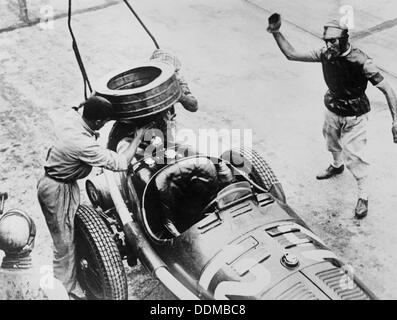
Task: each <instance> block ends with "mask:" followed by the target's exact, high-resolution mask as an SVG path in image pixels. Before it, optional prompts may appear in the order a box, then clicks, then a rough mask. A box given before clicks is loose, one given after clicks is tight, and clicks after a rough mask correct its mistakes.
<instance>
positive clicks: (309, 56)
mask: <svg viewBox="0 0 397 320" xmlns="http://www.w3.org/2000/svg"><path fill="white" fill-rule="evenodd" d="M280 27H281V16H280V15H279V14H278V13H273V14H272V15H271V16H270V17H269V26H268V27H267V31H268V32H269V33H271V34H273V37H274V40H276V42H277V45H278V47H279V48H280V50H281V52H282V53H283V54H284V55H285V57H286V58H287V59H288V60H292V61H304V62H319V61H321V60H320V52H316V51H311V52H299V51H297V50H296V49H295V48H294V47H293V46H292V45H291V44H290V43H289V42H288V40H287V39H285V37H284V35H283V34H282V33H281V32H280Z"/></svg>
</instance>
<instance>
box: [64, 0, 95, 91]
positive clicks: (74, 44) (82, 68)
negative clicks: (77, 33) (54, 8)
mask: <svg viewBox="0 0 397 320" xmlns="http://www.w3.org/2000/svg"><path fill="white" fill-rule="evenodd" d="M71 21H72V0H69V9H68V28H69V32H70V35H71V36H72V48H73V51H74V54H75V56H76V60H77V63H78V65H79V68H80V71H81V74H82V76H83V82H84V97H85V99H87V86H88V89H89V90H90V93H92V88H91V84H90V81H89V79H88V76H87V72H86V70H85V68H84V64H83V60H82V59H81V55H80V52H79V48H78V46H77V41H76V38H75V37H74V34H73V30H72V23H71Z"/></svg>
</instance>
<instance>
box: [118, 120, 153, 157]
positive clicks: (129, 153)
mask: <svg viewBox="0 0 397 320" xmlns="http://www.w3.org/2000/svg"><path fill="white" fill-rule="evenodd" d="M147 129H148V127H142V128H138V129H137V130H136V131H135V136H134V139H133V140H132V141H131V143H130V145H129V146H128V147H127V149H125V150H124V151H123V152H121V153H120V155H122V156H123V157H125V158H126V159H127V163H131V161H132V158H134V156H135V153H136V150H137V149H138V147H139V144H140V143H141V141H142V138H143V135H144V134H145V132H146V130H147Z"/></svg>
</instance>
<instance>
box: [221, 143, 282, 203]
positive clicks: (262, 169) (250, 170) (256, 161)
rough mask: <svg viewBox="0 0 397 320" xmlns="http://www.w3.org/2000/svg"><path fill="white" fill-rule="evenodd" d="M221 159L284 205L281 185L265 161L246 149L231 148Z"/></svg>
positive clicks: (254, 152)
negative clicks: (246, 175) (240, 171)
mask: <svg viewBox="0 0 397 320" xmlns="http://www.w3.org/2000/svg"><path fill="white" fill-rule="evenodd" d="M221 158H222V159H225V160H227V161H229V162H230V163H231V164H232V165H233V166H235V167H236V168H238V169H240V170H242V171H244V172H245V173H246V174H248V176H249V177H250V178H251V179H252V180H253V181H254V182H255V183H256V184H257V185H259V186H260V187H262V188H264V189H265V190H267V191H268V192H270V193H271V194H272V195H273V196H274V197H275V198H277V199H278V200H280V201H282V202H284V203H285V201H286V197H285V193H284V190H283V187H282V185H281V183H280V182H279V181H278V179H277V177H276V175H275V174H274V172H273V170H272V169H271V168H270V166H269V165H268V163H267V162H266V161H265V159H263V157H261V156H260V155H259V154H258V153H257V152H256V151H254V150H252V149H250V148H246V147H241V148H240V149H237V148H233V149H231V150H228V151H225V152H224V153H222V155H221Z"/></svg>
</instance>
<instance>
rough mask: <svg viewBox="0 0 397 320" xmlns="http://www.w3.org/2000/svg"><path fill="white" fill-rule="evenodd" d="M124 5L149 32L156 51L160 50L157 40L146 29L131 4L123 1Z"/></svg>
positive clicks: (125, 0)
mask: <svg viewBox="0 0 397 320" xmlns="http://www.w3.org/2000/svg"><path fill="white" fill-rule="evenodd" d="M123 1H124V3H125V4H126V5H127V7H128V8H129V9H130V11H131V12H132V13H133V14H134V16H135V18H136V19H137V20H138V21H139V23H140V24H141V26H142V27H143V28H144V29H145V31H146V32H147V34H148V35H149V37H150V38H152V40H153V42H154V45H155V46H156V49H160V46H159V45H158V43H157V41H156V39H155V38H154V36H153V35H152V34H151V33H150V31H149V29H148V28H146V26H145V24H144V23H143V22H142V20H141V19H140V18H139V16H138V14H137V13H136V12H135V11H134V9H132V7H131V5H130V4H129V2H128V1H127V0H123Z"/></svg>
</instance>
